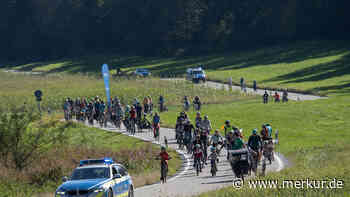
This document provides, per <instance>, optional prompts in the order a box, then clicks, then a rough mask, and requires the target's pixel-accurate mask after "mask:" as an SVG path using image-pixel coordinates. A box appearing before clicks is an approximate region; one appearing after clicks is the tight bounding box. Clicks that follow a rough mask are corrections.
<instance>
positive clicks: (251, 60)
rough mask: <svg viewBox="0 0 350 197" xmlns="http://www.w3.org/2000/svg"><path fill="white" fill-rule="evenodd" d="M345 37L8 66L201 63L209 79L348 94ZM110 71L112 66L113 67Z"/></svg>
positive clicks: (349, 51) (87, 69)
mask: <svg viewBox="0 0 350 197" xmlns="http://www.w3.org/2000/svg"><path fill="white" fill-rule="evenodd" d="M349 46H350V43H349V42H348V41H304V42H298V43H290V44H283V45H275V46H271V47H268V48H266V47H265V48H258V49H254V50H253V49H252V50H247V51H235V52H227V53H225V54H212V55H205V56H197V57H176V58H173V57H172V58H163V57H140V56H121V55H116V54H109V55H108V54H107V55H106V54H101V55H89V56H85V57H79V58H69V59H62V60H56V61H50V62H29V63H28V62H17V63H8V64H5V66H7V67H8V68H11V69H19V70H33V71H43V72H48V73H71V74H72V73H73V74H74V73H89V74H92V75H99V74H100V67H101V65H102V64H103V63H108V64H109V65H110V67H111V68H112V69H113V68H117V67H120V68H122V69H123V71H129V72H130V71H133V70H135V69H136V68H140V67H142V68H149V69H150V70H151V71H152V73H154V75H160V76H175V75H183V74H184V73H185V70H186V68H189V67H192V66H196V65H199V64H203V65H204V68H205V69H206V70H207V74H208V77H209V79H212V80H217V81H223V82H227V80H228V78H229V77H232V78H233V81H234V82H235V83H239V79H240V78H241V77H244V78H245V79H246V81H247V84H248V85H251V83H252V81H253V80H257V82H258V86H260V87H270V88H289V89H295V90H298V91H306V92H312V93H318V94H330V93H349V91H350V82H349V77H348V76H349V74H350V69H349V62H350V61H349V59H350V58H349V57H350V48H349ZM113 72H114V71H113Z"/></svg>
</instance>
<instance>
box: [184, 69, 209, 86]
mask: <svg viewBox="0 0 350 197" xmlns="http://www.w3.org/2000/svg"><path fill="white" fill-rule="evenodd" d="M186 73H187V74H186V79H187V80H190V81H192V82H194V83H198V82H200V81H203V82H205V81H206V77H207V76H206V74H205V71H204V70H203V69H202V67H198V68H188V69H187V70H186Z"/></svg>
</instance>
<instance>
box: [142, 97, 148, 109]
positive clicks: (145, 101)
mask: <svg viewBox="0 0 350 197" xmlns="http://www.w3.org/2000/svg"><path fill="white" fill-rule="evenodd" d="M143 109H144V110H143V111H144V113H148V112H149V100H148V97H145V98H144V99H143Z"/></svg>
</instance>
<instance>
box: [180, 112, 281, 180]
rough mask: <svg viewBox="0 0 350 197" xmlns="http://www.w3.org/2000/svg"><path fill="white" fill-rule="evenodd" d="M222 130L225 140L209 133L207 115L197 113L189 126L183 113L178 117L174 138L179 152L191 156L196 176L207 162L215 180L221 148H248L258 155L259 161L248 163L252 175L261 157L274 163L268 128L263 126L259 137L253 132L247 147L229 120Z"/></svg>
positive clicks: (266, 125)
mask: <svg viewBox="0 0 350 197" xmlns="http://www.w3.org/2000/svg"><path fill="white" fill-rule="evenodd" d="M222 129H223V131H224V136H221V135H220V131H219V130H218V129H216V130H215V131H214V133H212V125H211V121H210V120H209V117H208V116H207V115H204V116H203V117H202V116H201V113H200V112H197V113H196V117H195V121H194V123H192V122H191V120H190V118H189V117H188V115H187V113H186V112H185V111H183V112H180V114H179V116H178V117H177V121H176V126H175V131H176V136H175V138H176V140H177V144H178V148H179V149H186V151H187V153H188V154H192V158H193V160H194V164H193V167H195V168H196V171H197V175H198V173H199V172H201V171H202V168H203V167H204V166H205V165H207V161H208V160H209V161H210V164H211V173H212V175H213V176H215V174H216V171H217V170H218V169H217V162H219V159H218V156H219V155H220V153H221V150H222V149H223V148H225V149H226V150H239V149H242V148H247V149H248V150H249V151H250V152H251V153H252V155H257V156H258V157H256V158H255V161H251V163H253V164H254V165H256V166H255V167H254V166H252V169H253V170H254V172H255V173H256V168H257V164H258V163H259V161H260V159H261V157H262V155H264V157H265V158H266V159H268V160H269V161H270V163H271V162H272V161H273V148H272V149H271V147H273V140H272V127H271V125H270V124H264V125H263V126H262V128H261V131H260V134H258V133H257V129H254V130H253V131H252V135H251V136H250V137H249V140H248V142H247V143H245V142H244V140H243V133H242V129H238V127H236V126H233V125H231V123H230V121H229V120H226V121H225V124H224V126H223V127H222ZM277 133H278V131H276V134H277ZM208 147H209V150H210V154H209V155H208V151H207V150H208ZM227 159H229V154H227ZM251 159H254V158H251ZM264 167H266V166H264ZM263 170H264V169H263Z"/></svg>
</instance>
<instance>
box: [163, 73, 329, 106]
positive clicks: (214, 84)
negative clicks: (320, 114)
mask: <svg viewBox="0 0 350 197" xmlns="http://www.w3.org/2000/svg"><path fill="white" fill-rule="evenodd" d="M165 80H185V79H183V78H169V79H165ZM198 85H201V86H204V87H209V88H215V89H225V90H229V85H227V84H224V83H220V82H214V81H207V82H206V83H204V84H198ZM232 90H233V91H241V87H240V86H236V85H233V86H232ZM246 92H247V93H248V94H256V95H263V94H264V93H265V90H263V89H257V91H254V89H253V88H246ZM267 92H268V93H269V94H270V95H273V94H274V93H275V91H270V90H267ZM277 92H278V94H279V95H280V96H281V100H282V92H281V91H277ZM288 99H290V100H294V101H307V100H317V99H327V97H321V96H316V95H310V94H301V93H294V92H288Z"/></svg>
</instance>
